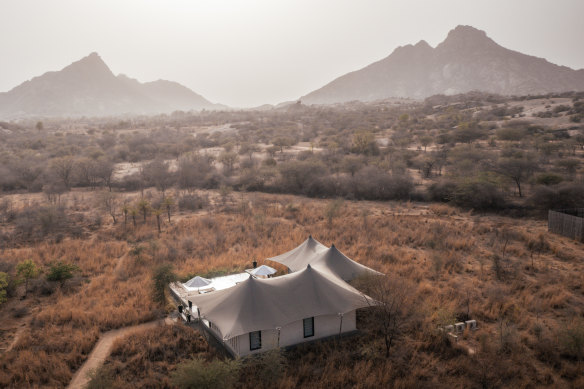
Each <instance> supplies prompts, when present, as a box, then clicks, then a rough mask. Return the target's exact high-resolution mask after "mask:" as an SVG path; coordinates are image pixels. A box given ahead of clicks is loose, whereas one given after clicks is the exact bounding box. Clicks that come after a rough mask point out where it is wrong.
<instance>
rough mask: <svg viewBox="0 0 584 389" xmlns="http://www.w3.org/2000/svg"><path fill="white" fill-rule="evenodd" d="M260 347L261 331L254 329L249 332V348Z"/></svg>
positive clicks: (256, 348)
mask: <svg viewBox="0 0 584 389" xmlns="http://www.w3.org/2000/svg"><path fill="white" fill-rule="evenodd" d="M261 348H262V332H261V331H255V332H250V333H249V349H250V350H259V349H261Z"/></svg>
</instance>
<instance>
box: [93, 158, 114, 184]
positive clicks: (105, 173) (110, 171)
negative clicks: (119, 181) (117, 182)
mask: <svg viewBox="0 0 584 389" xmlns="http://www.w3.org/2000/svg"><path fill="white" fill-rule="evenodd" d="M115 171H116V167H115V165H114V163H113V162H112V161H111V160H110V159H108V158H99V159H98V160H97V161H96V162H95V176H96V177H97V178H99V179H100V180H101V182H102V183H103V185H105V186H107V188H108V189H109V191H110V192H111V191H112V184H113V178H114V173H115Z"/></svg>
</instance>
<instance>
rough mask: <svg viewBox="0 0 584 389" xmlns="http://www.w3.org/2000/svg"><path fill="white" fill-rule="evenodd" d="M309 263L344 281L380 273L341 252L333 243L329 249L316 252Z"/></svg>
mask: <svg viewBox="0 0 584 389" xmlns="http://www.w3.org/2000/svg"><path fill="white" fill-rule="evenodd" d="M311 265H312V266H313V267H314V268H315V269H318V270H320V271H321V272H323V273H329V274H332V275H334V276H336V277H338V278H341V279H343V280H345V281H351V280H353V279H355V278H357V277H359V276H362V275H366V274H368V275H382V274H383V273H380V272H378V271H376V270H373V269H371V268H368V267H367V266H365V265H361V264H360V263H357V262H355V261H353V260H352V259H351V258H349V257H347V256H346V255H345V254H343V253H341V252H340V251H339V250H338V249H337V248H336V247H335V245H334V244H333V245H332V246H331V248H330V249H326V250H325V251H322V252H320V253H319V254H317V255H316V256H315V257H314V258H313V259H312V261H311Z"/></svg>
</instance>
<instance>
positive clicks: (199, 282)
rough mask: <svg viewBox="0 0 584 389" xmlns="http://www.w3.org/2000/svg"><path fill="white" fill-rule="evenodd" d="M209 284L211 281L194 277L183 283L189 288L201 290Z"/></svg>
mask: <svg viewBox="0 0 584 389" xmlns="http://www.w3.org/2000/svg"><path fill="white" fill-rule="evenodd" d="M210 283H211V280H208V279H206V278H203V277H199V276H196V277H194V278H191V279H190V280H188V281H187V282H185V283H184V285H185V286H188V287H189V288H202V287H204V286H207V285H209V284H210Z"/></svg>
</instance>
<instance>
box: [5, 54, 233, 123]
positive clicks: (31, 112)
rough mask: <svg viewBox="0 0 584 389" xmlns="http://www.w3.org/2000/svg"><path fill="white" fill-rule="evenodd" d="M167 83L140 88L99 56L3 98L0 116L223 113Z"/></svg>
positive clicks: (49, 74) (25, 84)
mask: <svg viewBox="0 0 584 389" xmlns="http://www.w3.org/2000/svg"><path fill="white" fill-rule="evenodd" d="M223 107H224V106H221V105H219V104H213V103H211V102H210V101H208V100H207V99H205V98H204V97H203V96H201V95H199V94H197V93H195V92H193V91H192V90H190V89H189V88H187V87H185V86H183V85H181V84H179V83H176V82H173V81H166V80H157V81H152V82H146V83H140V82H139V81H137V80H135V79H132V78H130V77H127V76H124V75H118V76H116V75H114V74H113V72H112V71H111V70H110V69H109V67H108V66H107V64H106V63H105V62H104V61H103V59H102V58H101V57H100V56H99V54H97V53H96V52H93V53H91V54H89V55H88V56H86V57H83V58H81V59H80V60H77V61H75V62H73V63H71V64H69V65H67V66H65V67H64V68H63V69H61V70H59V71H49V72H46V73H44V74H42V75H40V76H37V77H34V78H32V79H30V80H28V81H25V82H23V83H21V84H20V85H17V86H16V87H14V88H12V89H11V90H9V91H8V92H4V93H0V117H3V118H8V119H14V118H22V117H31V116H40V117H55V116H109V115H120V114H158V113H170V112H172V111H176V110H186V111H188V110H200V109H218V108H223Z"/></svg>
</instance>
